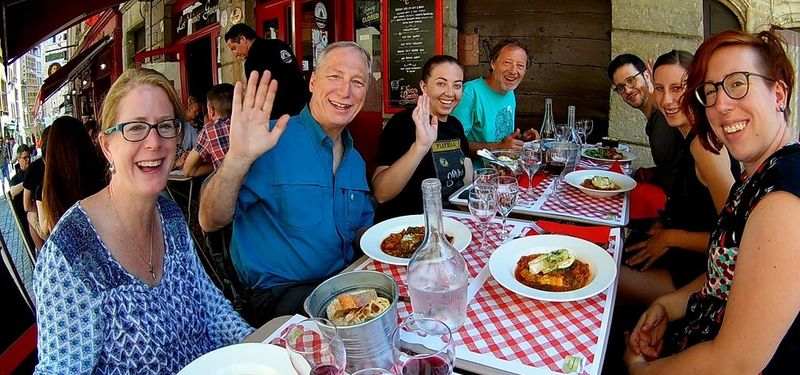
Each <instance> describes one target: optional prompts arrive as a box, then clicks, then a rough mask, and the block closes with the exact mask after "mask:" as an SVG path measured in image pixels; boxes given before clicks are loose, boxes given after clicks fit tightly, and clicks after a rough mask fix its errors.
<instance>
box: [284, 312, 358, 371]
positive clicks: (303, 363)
mask: <svg viewBox="0 0 800 375" xmlns="http://www.w3.org/2000/svg"><path fill="white" fill-rule="evenodd" d="M284 340H285V341H286V349H287V351H288V353H289V360H290V361H291V362H292V367H294V370H295V371H296V372H297V374H309V375H343V374H344V368H345V365H346V360H347V358H346V355H345V349H344V342H342V338H341V337H340V336H339V331H338V330H337V328H336V326H334V325H333V323H332V322H330V321H329V320H328V319H324V318H310V319H306V320H303V321H301V322H299V323H297V324H295V325H293V326H291V327H290V328H289V330H288V331H287V332H286V334H285V335H284Z"/></svg>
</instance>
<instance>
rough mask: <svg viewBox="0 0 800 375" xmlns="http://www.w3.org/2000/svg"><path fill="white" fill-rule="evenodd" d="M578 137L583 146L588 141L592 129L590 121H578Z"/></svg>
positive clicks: (592, 123) (592, 125) (592, 122)
mask: <svg viewBox="0 0 800 375" xmlns="http://www.w3.org/2000/svg"><path fill="white" fill-rule="evenodd" d="M576 126H577V130H578V136H579V137H580V138H581V144H583V145H585V144H586V142H588V141H589V134H591V133H592V129H593V128H594V121H592V120H590V119H582V120H578V122H577V123H576Z"/></svg>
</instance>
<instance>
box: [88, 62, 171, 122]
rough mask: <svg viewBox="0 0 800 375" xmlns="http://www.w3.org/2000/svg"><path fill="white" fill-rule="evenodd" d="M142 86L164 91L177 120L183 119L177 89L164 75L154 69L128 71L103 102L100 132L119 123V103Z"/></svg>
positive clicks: (109, 91)
mask: <svg viewBox="0 0 800 375" xmlns="http://www.w3.org/2000/svg"><path fill="white" fill-rule="evenodd" d="M141 85H153V86H156V87H158V88H161V89H162V90H164V92H166V93H167V96H168V97H169V101H170V103H171V104H172V109H173V111H174V112H175V118H183V116H184V113H183V106H182V105H181V99H180V98H179V97H178V93H177V91H175V87H174V86H172V82H170V80H168V79H167V77H165V76H164V75H163V74H161V73H159V72H157V71H155V70H153V69H147V68H142V69H128V70H126V71H125V72H124V73H122V75H121V76H119V78H117V80H116V81H114V84H113V85H111V88H110V89H109V90H108V94H106V98H105V101H104V102H103V109H102V112H101V114H100V131H104V130H106V129H108V128H110V127H112V126H114V125H116V122H117V112H118V111H117V110H118V109H119V103H120V102H121V101H122V98H124V97H125V96H126V95H128V93H129V92H131V90H133V89H134V88H136V87H138V86H141Z"/></svg>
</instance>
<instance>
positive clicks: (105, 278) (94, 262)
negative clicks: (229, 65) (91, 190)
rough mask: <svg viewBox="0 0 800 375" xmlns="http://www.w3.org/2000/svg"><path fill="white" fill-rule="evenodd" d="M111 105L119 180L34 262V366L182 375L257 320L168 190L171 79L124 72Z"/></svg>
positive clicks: (88, 203)
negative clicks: (238, 307) (201, 247)
mask: <svg viewBox="0 0 800 375" xmlns="http://www.w3.org/2000/svg"><path fill="white" fill-rule="evenodd" d="M102 113H103V118H102V122H101V123H102V127H103V130H102V133H101V135H100V144H101V146H102V148H103V153H104V155H105V157H106V158H108V161H109V165H110V166H111V172H112V174H111V180H110V183H109V185H108V187H107V188H104V189H102V190H101V191H100V192H98V193H96V194H94V195H92V196H90V197H88V198H85V199H82V200H80V201H78V202H77V203H75V204H74V205H72V207H70V208H69V209H68V210H67V211H66V212H65V213H64V215H63V217H62V218H61V220H60V221H59V222H58V224H57V225H56V226H55V228H54V229H53V234H52V235H51V236H50V239H48V241H47V243H46V244H45V246H44V249H42V251H41V253H40V254H39V258H38V260H37V263H36V270H35V272H34V293H35V295H36V300H37V301H38V303H37V305H36V309H37V310H36V314H37V323H38V330H39V342H38V350H39V363H38V365H37V366H36V374H133V373H147V374H174V373H177V372H178V371H180V370H181V369H182V368H183V367H185V366H186V365H187V364H189V363H190V362H191V361H193V360H195V359H196V358H198V357H200V356H202V355H203V354H205V353H208V352H210V351H212V350H215V349H217V348H220V347H222V346H225V345H231V344H235V343H238V342H241V341H242V339H244V338H245V336H247V335H248V334H250V333H252V332H253V328H252V327H250V326H248V325H247V323H245V322H244V320H242V319H241V317H239V315H238V314H236V312H235V311H234V310H233V308H232V307H231V305H230V303H229V302H228V301H227V300H226V299H225V297H224V296H223V295H222V293H221V292H220V291H219V290H218V289H217V288H216V287H214V284H213V283H212V282H211V280H210V279H209V277H208V275H207V274H206V272H205V269H204V268H203V265H202V264H201V262H200V259H199V258H198V256H197V252H196V251H195V249H194V246H193V241H192V238H191V236H190V234H189V228H188V227H187V225H186V221H185V220H184V218H183V217H182V215H181V211H180V209H179V208H178V206H177V205H176V204H175V202H173V201H171V200H169V199H167V198H164V197H162V196H161V192H162V191H163V190H164V187H165V186H166V183H167V178H168V176H169V172H170V169H171V166H172V159H174V158H175V149H176V148H177V143H178V142H179V140H180V135H181V127H182V124H183V123H182V122H181V121H180V117H181V114H182V108H181V104H180V99H178V94H177V93H176V92H175V89H174V88H173V86H172V83H171V82H170V81H169V80H168V79H167V78H166V77H164V76H163V75H162V74H161V73H158V72H156V71H154V70H150V69H141V70H128V71H125V72H124V73H123V74H122V75H121V76H120V77H119V78H118V79H117V81H116V82H114V84H113V85H112V86H111V88H110V89H109V91H108V94H107V96H106V100H105V101H104V103H103V112H102ZM53 136H54V137H55V131H54V134H53ZM54 139H58V138H54ZM87 139H88V137H87ZM58 140H59V141H60V140H61V139H58ZM53 146H54V145H53V144H50V147H53ZM48 152H50V150H48ZM49 155H52V153H50V154H49ZM48 160H50V159H49V156H48ZM51 162H52V161H51ZM49 163H50V162H48V168H49V167H50V164H49ZM64 332H68V334H65V333H64Z"/></svg>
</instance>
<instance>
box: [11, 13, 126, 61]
mask: <svg viewBox="0 0 800 375" xmlns="http://www.w3.org/2000/svg"><path fill="white" fill-rule="evenodd" d="M123 2H124V1H119V0H81V1H64V0H8V1H7V0H3V1H2V7H0V19H2V21H3V25H2V27H1V28H0V39H2V43H3V44H2V46H3V53H4V54H3V63H5V65H8V64H9V63H11V62H13V61H14V60H16V59H17V58H19V57H20V56H22V55H24V54H25V53H26V52H28V51H29V50H30V49H31V48H33V47H34V46H36V45H37V44H39V43H41V42H42V41H44V40H45V39H47V38H49V37H51V36H53V35H55V34H57V33H59V32H61V31H64V30H66V29H67V28H69V27H70V26H72V25H74V24H76V23H78V22H80V21H82V20H84V19H86V18H87V17H89V16H90V15H92V14H95V13H98V12H100V11H102V10H104V9H106V8H109V7H111V6H114V5H118V4H121V3H123Z"/></svg>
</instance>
